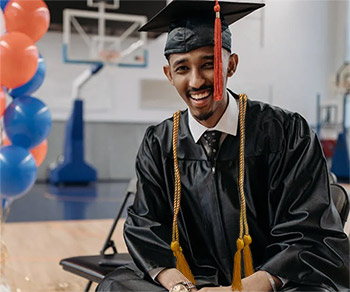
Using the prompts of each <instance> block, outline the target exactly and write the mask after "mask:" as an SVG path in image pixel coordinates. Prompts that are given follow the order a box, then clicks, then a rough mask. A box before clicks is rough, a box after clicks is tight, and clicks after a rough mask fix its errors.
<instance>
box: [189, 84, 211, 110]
mask: <svg viewBox="0 0 350 292" xmlns="http://www.w3.org/2000/svg"><path fill="white" fill-rule="evenodd" d="M212 93H213V89H212V88H206V89H202V90H191V91H190V92H189V93H188V94H187V96H188V97H189V98H190V99H191V100H192V104H193V105H194V106H204V105H206V104H207V102H208V101H209V100H210V97H211V96H212Z"/></svg>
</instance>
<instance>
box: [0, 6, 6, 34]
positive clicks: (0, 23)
mask: <svg viewBox="0 0 350 292" xmlns="http://www.w3.org/2000/svg"><path fill="white" fill-rule="evenodd" d="M0 1H1V0H0ZM5 31H6V28H5V18H4V14H3V13H2V10H1V9H0V36H2V35H3V34H4V33H5Z"/></svg>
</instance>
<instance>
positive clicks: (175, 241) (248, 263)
mask: <svg viewBox="0 0 350 292" xmlns="http://www.w3.org/2000/svg"><path fill="white" fill-rule="evenodd" d="M246 108H247V96H246V95H245V94H240V95H239V125H240V147H239V179H238V183H239V193H240V194H239V195H240V201H241V207H240V208H241V209H240V221H239V224H240V231H239V238H238V239H237V251H236V254H235V258H234V272H233V281H232V290H233V291H236V290H238V291H241V290H242V281H241V253H242V250H243V258H244V274H245V277H247V276H250V275H251V274H253V273H254V269H253V264H252V255H251V252H250V247H249V245H250V243H251V242H252V239H251V237H250V235H249V229H248V222H247V214H246V203H245V195H244V142H245V113H246ZM179 119H180V111H177V112H176V113H174V115H173V120H174V121H173V122H174V126H173V156H174V173H175V187H174V189H175V191H174V217H173V228H172V242H171V250H172V251H173V253H174V256H175V257H176V268H177V269H178V270H179V271H180V272H181V273H182V274H183V275H185V277H186V278H187V279H188V280H190V281H191V282H192V283H194V284H196V282H195V280H194V277H193V274H192V272H191V269H190V267H189V265H188V263H187V261H186V259H185V256H184V254H183V252H182V248H181V246H180V241H179V228H178V223H177V216H178V214H179V211H180V201H181V178H180V171H179V167H178V160H177V143H178V133H179ZM243 234H244V236H243Z"/></svg>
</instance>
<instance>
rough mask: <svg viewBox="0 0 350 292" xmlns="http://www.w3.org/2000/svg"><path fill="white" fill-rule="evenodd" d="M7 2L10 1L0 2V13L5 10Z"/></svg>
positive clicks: (1, 0) (0, 0)
mask: <svg viewBox="0 0 350 292" xmlns="http://www.w3.org/2000/svg"><path fill="white" fill-rule="evenodd" d="M9 1H10V0H0V7H1V9H2V11H4V10H5V7H6V5H7V3H8V2H9Z"/></svg>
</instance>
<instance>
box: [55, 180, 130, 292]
mask: <svg viewBox="0 0 350 292" xmlns="http://www.w3.org/2000/svg"><path fill="white" fill-rule="evenodd" d="M135 193H136V178H134V179H132V180H130V182H129V185H128V187H127V189H126V193H125V196H124V200H123V202H122V205H121V206H120V209H119V211H118V213H117V216H116V218H115V219H114V222H113V224H112V227H111V229H110V231H109V234H108V236H107V239H106V241H105V243H104V245H103V248H102V250H101V252H100V254H99V255H90V256H76V257H70V258H66V259H62V260H61V261H60V265H61V266H62V268H63V269H64V270H65V271H68V272H71V273H73V274H76V275H78V276H80V277H83V278H85V279H87V280H89V282H88V284H87V286H86V288H85V291H89V289H90V287H91V284H92V282H97V283H99V282H101V281H102V279H103V278H104V277H105V276H106V275H107V274H109V273H110V272H112V271H113V270H114V269H115V268H117V267H119V266H122V265H126V264H128V263H131V262H132V259H131V257H130V255H129V254H128V253H118V251H117V249H116V247H115V244H114V241H113V240H112V239H111V238H112V235H113V233H114V230H115V227H116V226H117V223H118V221H119V219H120V217H121V215H122V213H123V211H124V209H125V207H126V205H127V202H128V200H129V198H130V196H131V195H134V194H135ZM110 248H111V249H112V251H113V253H112V254H106V251H107V250H108V249H110Z"/></svg>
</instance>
